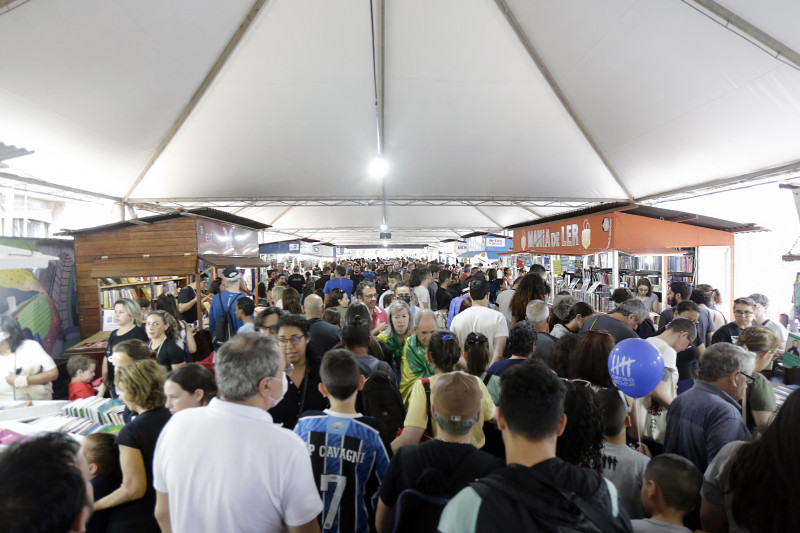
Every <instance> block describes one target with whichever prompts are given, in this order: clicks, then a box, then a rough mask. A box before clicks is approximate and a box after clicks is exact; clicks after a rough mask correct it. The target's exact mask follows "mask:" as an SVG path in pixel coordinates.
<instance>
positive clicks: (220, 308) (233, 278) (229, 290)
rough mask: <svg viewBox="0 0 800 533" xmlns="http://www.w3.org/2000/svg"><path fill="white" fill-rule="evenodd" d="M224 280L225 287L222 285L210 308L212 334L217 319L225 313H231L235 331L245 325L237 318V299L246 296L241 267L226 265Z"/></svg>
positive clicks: (209, 325) (209, 323)
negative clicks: (243, 288) (242, 288)
mask: <svg viewBox="0 0 800 533" xmlns="http://www.w3.org/2000/svg"><path fill="white" fill-rule="evenodd" d="M222 281H223V282H224V284H225V285H224V287H221V288H222V289H223V290H222V291H221V292H220V293H219V294H216V295H214V299H213V300H211V307H210V308H209V310H208V328H209V331H210V332H211V334H212V335H214V332H215V330H216V328H217V320H219V318H220V317H221V316H222V314H223V313H227V314H229V315H230V317H231V321H232V323H233V331H239V328H240V327H242V326H244V322H242V321H241V320H239V319H238V318H236V300H238V299H239V298H241V297H242V296H244V294H242V290H241V287H240V284H241V281H242V275H241V273H240V272H239V269H238V268H236V266H235V265H228V266H226V267H225V270H223V271H222ZM224 340H227V339H224Z"/></svg>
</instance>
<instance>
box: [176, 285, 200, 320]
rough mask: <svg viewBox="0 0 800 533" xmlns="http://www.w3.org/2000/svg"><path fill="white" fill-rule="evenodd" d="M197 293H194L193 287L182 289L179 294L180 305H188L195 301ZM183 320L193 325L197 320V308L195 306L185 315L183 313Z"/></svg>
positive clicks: (188, 286) (185, 312)
mask: <svg viewBox="0 0 800 533" xmlns="http://www.w3.org/2000/svg"><path fill="white" fill-rule="evenodd" d="M195 296H197V293H196V292H195V291H194V287H192V286H191V285H187V286H186V287H184V288H182V289H181V291H180V292H179V293H178V303H179V304H186V303H189V302H191V301H192V300H194V298H195ZM195 303H197V302H195ZM181 319H182V320H183V321H184V322H186V323H187V324H191V323H192V322H195V321H196V320H197V306H196V305H193V306H192V307H190V308H189V309H187V310H186V311H184V312H183V313H181Z"/></svg>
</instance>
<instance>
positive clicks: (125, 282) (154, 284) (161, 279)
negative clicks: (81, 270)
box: [97, 276, 189, 309]
mask: <svg viewBox="0 0 800 533" xmlns="http://www.w3.org/2000/svg"><path fill="white" fill-rule="evenodd" d="M188 280H189V278H188V277H187V276H183V277H180V276H152V277H138V278H99V279H98V280H97V284H98V290H99V295H100V306H101V307H102V308H103V309H113V308H114V303H115V302H116V301H117V300H119V299H120V298H130V299H134V300H135V299H136V298H147V299H148V300H151V301H152V300H155V299H156V298H158V296H159V295H161V294H164V293H170V294H173V295H175V296H177V295H178V291H179V290H180V287H181V286H182V284H183V283H188Z"/></svg>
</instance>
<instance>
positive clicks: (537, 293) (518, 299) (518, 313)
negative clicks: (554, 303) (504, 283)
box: [511, 274, 550, 326]
mask: <svg viewBox="0 0 800 533" xmlns="http://www.w3.org/2000/svg"><path fill="white" fill-rule="evenodd" d="M549 294H550V287H549V286H548V285H547V283H545V281H544V280H543V279H542V278H540V277H539V276H537V275H536V274H525V275H524V276H523V277H522V280H521V281H520V282H519V285H518V286H517V289H516V291H515V292H514V297H513V298H511V325H512V326H513V325H514V324H516V323H517V322H521V321H523V320H525V309H526V308H527V307H528V302H530V301H531V300H542V301H543V302H544V301H547V297H548V295H549Z"/></svg>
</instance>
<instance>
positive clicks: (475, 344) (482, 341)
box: [464, 331, 491, 377]
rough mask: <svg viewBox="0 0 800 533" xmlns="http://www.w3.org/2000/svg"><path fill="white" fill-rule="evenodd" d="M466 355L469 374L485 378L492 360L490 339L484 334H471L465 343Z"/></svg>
mask: <svg viewBox="0 0 800 533" xmlns="http://www.w3.org/2000/svg"><path fill="white" fill-rule="evenodd" d="M464 354H465V358H466V360H467V372H468V373H470V374H472V375H473V376H478V377H481V376H483V373H484V372H486V368H487V367H488V366H489V359H490V358H491V354H490V353H489V339H487V338H486V335H484V334H483V333H475V332H474V331H473V332H471V333H470V334H469V335H467V340H466V341H465V342H464Z"/></svg>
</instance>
